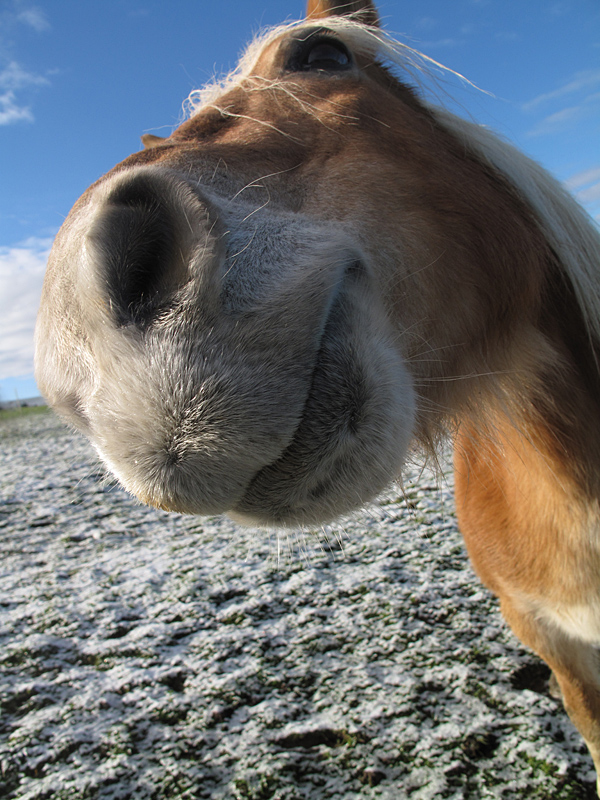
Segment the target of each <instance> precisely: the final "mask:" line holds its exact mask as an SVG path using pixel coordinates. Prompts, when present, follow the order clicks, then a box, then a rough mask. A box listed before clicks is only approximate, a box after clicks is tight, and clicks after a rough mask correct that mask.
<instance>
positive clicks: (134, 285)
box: [88, 196, 175, 325]
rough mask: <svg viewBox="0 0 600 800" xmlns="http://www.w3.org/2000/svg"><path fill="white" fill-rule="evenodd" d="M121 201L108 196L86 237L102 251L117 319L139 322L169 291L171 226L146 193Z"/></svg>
mask: <svg viewBox="0 0 600 800" xmlns="http://www.w3.org/2000/svg"><path fill="white" fill-rule="evenodd" d="M119 200H120V198H119V199H117V201H116V202H115V200H113V198H111V201H110V202H109V204H108V205H107V207H106V208H105V209H104V211H103V212H102V213H101V214H100V216H99V218H98V219H97V220H96V223H95V225H94V226H93V228H92V230H91V231H90V233H89V234H88V238H89V240H90V242H91V243H92V246H93V247H94V248H95V249H96V252H97V253H98V255H99V256H100V264H101V265H102V268H103V270H104V279H105V286H106V289H107V292H108V296H109V300H110V305H111V308H112V309H113V312H114V313H115V315H116V317H117V322H118V323H119V324H120V325H123V324H128V323H131V322H133V323H143V322H144V321H146V320H148V318H149V317H150V316H152V312H153V310H155V309H156V307H157V306H160V305H161V303H162V302H163V301H164V299H165V297H166V296H167V295H168V294H169V293H170V292H169V289H170V288H171V287H170V286H169V284H170V283H172V281H171V280H170V277H171V276H170V275H169V266H170V265H171V262H172V261H173V255H174V239H175V237H174V231H173V225H172V224H171V220H170V219H169V215H168V214H167V213H165V211H164V209H163V208H161V205H160V204H159V203H158V202H157V201H156V200H152V198H150V197H149V196H145V197H142V196H139V197H138V198H137V201H138V202H134V201H133V197H131V196H130V198H129V199H128V200H127V201H126V202H119Z"/></svg>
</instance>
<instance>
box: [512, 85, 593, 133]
mask: <svg viewBox="0 0 600 800" xmlns="http://www.w3.org/2000/svg"><path fill="white" fill-rule="evenodd" d="M598 88H600V69H590V70H583V71H581V72H577V73H575V75H574V76H573V77H572V78H571V79H570V80H568V81H567V82H566V83H564V84H563V85H562V86H559V87H558V88H556V89H553V90H552V91H550V92H544V93H543V94H540V95H538V96H537V97H534V98H533V99H532V100H529V101H528V102H527V103H523V105H522V106H521V108H522V109H523V111H524V112H525V113H528V114H537V113H539V112H541V113H544V110H546V112H547V111H549V110H550V109H552V107H553V106H554V107H556V106H557V105H559V106H560V105H563V104H564V103H565V102H566V101H570V102H569V104H568V105H564V107H563V108H558V109H557V110H551V112H550V113H546V114H545V116H543V117H542V118H541V119H540V120H539V121H538V122H537V123H536V124H535V125H534V127H533V128H532V129H531V130H530V131H528V135H529V136H544V135H547V134H555V133H559V132H560V131H563V130H567V129H568V128H572V127H573V125H574V124H576V123H578V122H581V121H582V120H584V119H586V118H589V116H590V115H591V114H596V113H597V112H598V107H599V106H600V92H599V91H598Z"/></svg>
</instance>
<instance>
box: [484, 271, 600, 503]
mask: <svg viewBox="0 0 600 800" xmlns="http://www.w3.org/2000/svg"><path fill="white" fill-rule="evenodd" d="M525 340H526V341H525ZM514 352H515V369H514V372H512V374H511V373H510V371H509V372H508V374H507V376H506V379H505V380H504V385H505V387H506V395H505V397H506V402H505V403H504V405H503V404H502V401H500V402H499V403H492V409H493V411H492V413H491V414H490V415H489V419H488V422H487V433H488V435H489V436H491V438H492V439H493V438H494V436H495V434H494V431H495V430H498V431H501V433H500V434H499V436H498V439H499V440H501V441H502V442H503V446H510V447H511V448H512V449H514V448H515V439H514V433H511V434H510V435H509V434H508V433H507V431H508V430H512V431H513V432H516V435H517V436H518V437H520V439H521V440H522V444H521V447H522V449H523V452H522V455H521V456H520V459H521V460H527V459H532V458H534V456H535V459H538V458H539V459H540V463H544V464H546V465H547V469H548V470H549V471H551V472H552V473H553V474H555V475H557V476H561V479H560V481H561V484H562V485H563V486H564V487H565V491H567V493H570V494H571V495H573V500H574V499H575V496H577V497H578V498H579V499H580V500H581V502H582V503H583V504H584V505H588V504H589V503H593V504H594V505H595V504H596V502H597V501H598V500H600V372H599V367H598V364H599V362H600V347H599V346H598V342H597V341H596V339H595V336H594V334H593V333H592V332H591V331H590V330H589V328H588V326H587V324H586V322H585V320H584V317H583V314H582V312H581V309H580V307H579V305H578V303H577V300H576V298H575V294H574V291H573V289H572V286H571V284H570V282H569V280H568V279H566V278H565V277H564V276H563V275H562V274H560V273H558V272H555V273H554V274H553V275H551V276H550V277H549V279H548V281H547V284H546V287H545V289H544V297H543V301H542V305H541V306H540V312H539V317H538V319H537V323H536V325H535V327H534V328H531V329H530V336H529V337H524V343H523V345H521V346H520V345H519V344H518V343H516V344H515V345H514ZM502 380H503V379H502V378H500V382H502ZM507 441H510V444H509V445H506V443H507ZM527 452H528V453H529V455H526V453H527ZM538 476H539V472H538V473H536V472H535V471H534V472H533V473H532V475H531V477H530V480H531V481H532V482H535V481H536V480H538ZM566 487H570V488H569V489H568V490H567V489H566Z"/></svg>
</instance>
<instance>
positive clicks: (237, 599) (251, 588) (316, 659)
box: [0, 413, 594, 800]
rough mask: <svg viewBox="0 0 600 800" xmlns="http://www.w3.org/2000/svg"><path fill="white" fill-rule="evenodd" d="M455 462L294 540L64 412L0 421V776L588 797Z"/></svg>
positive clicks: (200, 787) (295, 796)
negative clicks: (140, 465)
mask: <svg viewBox="0 0 600 800" xmlns="http://www.w3.org/2000/svg"><path fill="white" fill-rule="evenodd" d="M447 481H448V483H445V482H442V485H441V486H440V485H438V483H437V482H436V480H435V479H434V478H433V477H432V475H431V474H429V473H425V474H423V475H422V476H419V474H418V472H417V471H414V474H412V475H411V476H410V479H409V481H408V484H407V487H406V495H405V497H402V496H401V495H400V494H398V495H391V496H390V497H389V499H388V500H387V501H386V502H384V503H382V504H381V505H380V506H379V507H377V508H375V509H372V510H370V511H369V512H365V513H364V514H362V515H360V516H358V517H356V518H355V519H353V520H352V521H350V522H349V523H347V524H346V525H345V526H344V527H343V529H342V528H339V529H335V528H332V529H330V530H327V531H321V532H318V533H316V534H310V535H305V536H302V537H291V538H289V539H286V538H282V539H281V540H280V541H278V539H277V536H276V535H275V534H269V533H266V532H264V531H249V530H245V529H240V528H238V527H236V526H235V525H234V524H233V523H232V522H230V521H228V520H227V519H221V518H218V519H217V518H211V519H200V518H186V517H177V516H171V515H168V514H164V513H161V512H157V511H152V510H149V509H147V508H144V507H141V506H139V505H138V504H137V503H136V502H134V501H133V500H132V499H130V498H129V497H128V496H126V495H125V494H124V493H123V492H122V491H120V490H119V489H117V488H114V487H111V486H108V485H107V484H106V483H105V481H104V479H103V476H102V472H101V470H100V469H99V467H98V465H97V463H96V460H95V457H94V455H93V453H92V452H91V450H90V448H89V446H88V445H87V444H86V443H85V442H84V441H83V440H81V439H80V438H78V437H77V436H75V435H73V434H71V433H70V432H68V431H65V430H64V429H63V427H62V426H61V424H60V423H59V422H57V421H56V420H55V418H54V417H53V416H52V415H51V414H49V413H48V414H43V415H39V416H28V417H23V418H20V419H16V420H11V421H4V422H0V535H1V539H0V541H1V542H2V560H1V563H0V576H1V577H0V671H1V672H0V703H1V706H0V708H1V712H0V713H1V716H0V766H1V771H0V797H2V798H19V799H21V798H22V799H23V800H24V798H32V799H33V798H64V799H65V800H67V798H68V800H80V798H81V799H83V798H102V800H108V798H135V800H137V799H138V798H139V800H144V799H145V798H153V800H159V799H162V798H181V800H183V799H184V798H186V800H187V799H188V798H189V799H190V800H191V798H214V800H220V799H225V798H232V799H234V798H235V799H238V798H239V799H241V798H253V799H254V800H259V799H260V800H267V799H268V798H273V799H275V798H277V800H299V799H300V798H303V799H304V798H307V800H321V799H325V798H336V800H337V799H339V798H343V799H344V800H346V799H351V798H388V800H403V798H411V800H412V799H413V798H414V800H426V799H428V800H429V799H430V798H431V799H433V798H436V800H437V798H470V799H471V800H479V799H480V798H489V797H493V798H511V799H512V798H528V799H529V798H553V800H557V799H559V798H562V800H565V799H566V798H569V799H572V798H587V797H593V796H594V795H593V794H592V790H591V780H592V777H593V773H592V766H591V762H590V760H589V758H588V756H587V754H586V752H585V750H584V748H583V745H582V743H581V740H580V738H579V736H578V735H577V734H576V732H575V731H574V729H573V728H572V726H571V724H570V723H569V721H568V720H567V718H566V716H565V714H564V713H563V711H562V709H561V708H560V707H559V706H558V705H557V703H556V702H555V701H554V700H553V699H552V698H551V697H550V696H549V695H548V694H547V691H546V679H547V673H546V671H545V669H544V668H543V666H542V665H541V662H539V661H538V660H537V659H536V658H535V657H534V656H532V655H531V654H529V653H527V652H526V651H524V650H523V648H521V647H520V645H519V644H518V642H517V641H516V640H515V639H514V638H513V636H512V635H511V633H510V632H509V631H508V630H507V628H506V627H505V626H504V625H503V623H502V621H501V618H500V616H499V613H498V608H497V604H496V602H495V601H494V600H493V599H492V598H491V597H490V595H489V594H488V593H487V592H486V591H485V590H484V589H483V588H481V586H480V585H479V583H478V582H477V581H476V579H475V578H474V576H473V574H472V572H471V569H470V567H469V566H468V563H467V561H466V557H465V553H464V551H463V547H462V544H461V540H460V537H459V534H458V533H457V529H456V522H455V517H454V512H453V506H452V493H451V486H450V484H449V481H450V478H449V477H448V478H447Z"/></svg>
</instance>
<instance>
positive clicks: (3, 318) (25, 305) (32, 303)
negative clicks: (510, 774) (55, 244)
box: [0, 238, 52, 379]
mask: <svg viewBox="0 0 600 800" xmlns="http://www.w3.org/2000/svg"><path fill="white" fill-rule="evenodd" d="M51 244H52V240H51V239H35V238H33V239H28V240H27V241H25V242H21V243H20V244H17V245H14V246H13V247H0V379H4V378H12V377H17V376H20V375H28V374H30V373H31V372H32V371H33V330H34V327H35V317H36V314H37V309H38V306H39V304H40V294H41V291H42V281H43V278H44V272H45V269H46V261H47V258H48V253H49V250H50V245H51Z"/></svg>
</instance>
